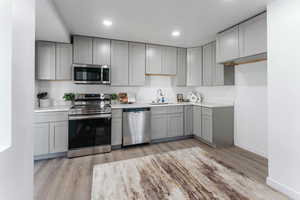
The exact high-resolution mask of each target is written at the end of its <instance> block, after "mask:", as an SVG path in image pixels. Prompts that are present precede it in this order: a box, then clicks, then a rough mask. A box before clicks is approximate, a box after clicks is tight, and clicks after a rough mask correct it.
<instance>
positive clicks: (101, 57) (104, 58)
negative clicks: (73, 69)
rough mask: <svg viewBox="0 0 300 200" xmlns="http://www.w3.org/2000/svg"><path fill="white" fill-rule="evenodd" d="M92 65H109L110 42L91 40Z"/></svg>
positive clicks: (97, 39)
mask: <svg viewBox="0 0 300 200" xmlns="http://www.w3.org/2000/svg"><path fill="white" fill-rule="evenodd" d="M93 64H95V65H110V40H108V39H100V38H94V39H93Z"/></svg>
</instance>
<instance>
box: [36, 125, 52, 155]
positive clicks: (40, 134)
mask: <svg viewBox="0 0 300 200" xmlns="http://www.w3.org/2000/svg"><path fill="white" fill-rule="evenodd" d="M49 133H50V125H49V123H40V124H35V125H34V155H35V156H39V155H45V154H48V153H49Z"/></svg>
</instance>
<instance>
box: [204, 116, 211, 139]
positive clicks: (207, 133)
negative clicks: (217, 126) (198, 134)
mask: <svg viewBox="0 0 300 200" xmlns="http://www.w3.org/2000/svg"><path fill="white" fill-rule="evenodd" d="M212 120H213V119H212V116H210V115H202V139H204V140H206V141H207V142H210V143H212V142H213V122H212Z"/></svg>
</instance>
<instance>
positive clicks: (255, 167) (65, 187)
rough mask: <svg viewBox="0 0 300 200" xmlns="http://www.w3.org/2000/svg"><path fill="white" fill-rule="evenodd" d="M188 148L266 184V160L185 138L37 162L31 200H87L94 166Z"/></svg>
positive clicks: (245, 152) (89, 194)
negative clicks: (91, 154)
mask: <svg viewBox="0 0 300 200" xmlns="http://www.w3.org/2000/svg"><path fill="white" fill-rule="evenodd" d="M191 147H200V148H201V149H202V150H203V151H205V152H207V154H208V155H209V156H211V157H212V158H213V159H215V160H217V161H218V162H220V163H222V164H224V165H226V166H228V167H231V168H233V169H234V170H236V171H237V172H238V173H243V174H245V175H246V176H248V177H249V178H251V179H253V180H256V181H258V182H260V183H263V184H265V180H266V177H267V173H268V170H267V169H268V168H267V159H265V158H263V157H261V156H258V155H256V154H253V153H250V152H248V151H245V150H243V149H241V148H238V147H230V148H223V149H215V148H211V147H210V146H208V145H206V144H204V143H202V142H200V141H198V140H196V139H186V140H181V141H174V142H165V143H158V144H151V145H143V146H136V147H128V148H124V149H119V150H114V151H112V152H110V153H107V154H98V155H93V156H86V157H80V158H74V159H67V158H58V159H52V160H44V161H37V162H35V169H34V186H35V188H34V198H35V200H83V199H84V200H89V199H90V198H91V186H92V175H93V166H94V165H97V164H101V163H109V162H115V161H120V160H127V159H132V158H138V157H143V156H147V155H153V154H160V153H164V152H170V151H174V150H179V149H186V148H191Z"/></svg>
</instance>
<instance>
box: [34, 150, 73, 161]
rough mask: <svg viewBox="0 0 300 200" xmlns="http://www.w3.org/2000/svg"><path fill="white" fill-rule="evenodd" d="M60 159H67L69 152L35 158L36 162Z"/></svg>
mask: <svg viewBox="0 0 300 200" xmlns="http://www.w3.org/2000/svg"><path fill="white" fill-rule="evenodd" d="M59 157H67V152H62V153H51V154H46V155H41V156H34V160H47V159H52V158H59Z"/></svg>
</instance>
